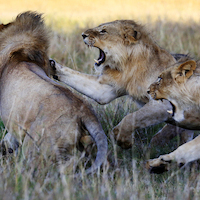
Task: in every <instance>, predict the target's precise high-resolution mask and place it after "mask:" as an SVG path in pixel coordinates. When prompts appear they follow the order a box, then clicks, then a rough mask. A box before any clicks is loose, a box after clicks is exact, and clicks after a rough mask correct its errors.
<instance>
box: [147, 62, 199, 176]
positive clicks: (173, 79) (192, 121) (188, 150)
mask: <svg viewBox="0 0 200 200" xmlns="http://www.w3.org/2000/svg"><path fill="white" fill-rule="evenodd" d="M199 91H200V62H198V63H196V62H195V61H193V60H187V61H182V62H181V63H178V64H176V65H174V66H172V67H170V68H168V69H167V70H165V71H164V72H163V73H161V74H160V76H159V77H158V80H157V81H156V82H154V83H153V84H151V85H150V89H149V91H148V92H149V94H150V95H151V96H152V98H154V99H155V100H159V99H167V100H169V101H170V102H171V104H172V105H173V113H172V115H173V119H174V121H175V122H176V124H177V125H178V126H181V127H184V128H189V129H193V130H200V94H199ZM199 151H200V136H197V137H196V138H195V139H194V140H192V141H190V142H188V143H186V144H183V145H181V146H180V147H178V149H176V150H175V151H173V152H172V153H170V154H166V155H162V156H160V157H159V158H156V159H152V160H149V161H148V162H147V168H148V169H149V170H150V171H151V172H155V173H161V172H164V171H167V170H168V169H169V167H170V163H171V162H172V161H174V162H176V163H177V164H178V165H179V166H183V165H185V164H187V163H189V162H191V161H194V160H197V159H200V154H199Z"/></svg>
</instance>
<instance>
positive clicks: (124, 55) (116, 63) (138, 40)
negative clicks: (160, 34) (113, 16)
mask: <svg viewBox="0 0 200 200" xmlns="http://www.w3.org/2000/svg"><path fill="white" fill-rule="evenodd" d="M82 37H83V40H84V42H85V44H86V45H88V46H90V47H96V48H98V49H99V58H98V59H95V68H99V67H101V68H103V67H105V66H109V67H110V68H112V69H118V70H122V68H123V65H124V66H125V65H127V62H129V63H131V61H130V58H131V57H133V58H134V57H137V58H138V54H139V53H141V52H142V54H143V55H147V54H145V53H144V48H145V46H146V47H147V46H148V44H149V43H151V44H152V41H151V37H150V36H149V34H148V33H147V32H146V30H145V28H144V27H143V26H141V25H139V24H137V23H135V22H134V21H132V20H117V21H113V22H109V23H104V24H101V25H99V26H98V27H96V28H93V29H88V30H86V31H85V32H84V33H82ZM144 43H145V44H144ZM141 44H142V45H141ZM133 46H135V47H136V46H137V47H139V48H133ZM136 50H137V51H136ZM135 54H137V55H135Z"/></svg>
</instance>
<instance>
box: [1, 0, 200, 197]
mask: <svg viewBox="0 0 200 200" xmlns="http://www.w3.org/2000/svg"><path fill="white" fill-rule="evenodd" d="M17 2H18V1H17ZM17 2H16V1H10V0H9V1H7V6H10V9H9V10H8V12H2V13H4V14H3V17H5V18H6V17H7V18H9V17H10V16H11V15H12V16H13V13H15V12H16V7H18V9H19V10H24V9H27V5H29V7H30V8H31V9H35V10H36V9H37V10H43V11H45V13H46V16H48V18H47V24H48V25H49V27H50V28H51V29H53V30H52V34H51V36H52V37H51V38H52V39H51V46H50V52H49V54H50V57H52V58H53V59H55V60H56V61H58V62H59V63H61V64H63V65H66V66H68V67H71V68H73V69H76V70H79V71H82V72H86V73H91V74H93V73H94V70H93V64H94V61H93V59H94V58H97V57H98V51H97V50H95V49H92V50H91V49H88V48H87V47H86V46H85V45H84V43H83V41H82V38H81V32H82V31H83V30H85V29H87V28H88V26H94V25H97V23H98V20H99V21H101V22H103V21H104V20H103V19H104V15H106V14H105V13H104V12H103V9H106V8H105V6H104V7H103V6H102V5H105V4H106V2H107V1H105V2H104V1H101V2H103V3H104V4H103V3H102V5H100V4H99V3H96V1H76V0H75V1H73V4H72V1H61V0H59V1H44V2H43V3H42V4H41V3H40V4H39V3H37V0H36V1H32V3H30V2H29V1H25V0H20V1H19V2H20V3H19V2H18V3H17ZM38 2H39V1H38ZM55 2H56V4H58V3H60V4H59V6H57V5H56V6H55ZM110 2H112V3H113V2H114V1H108V4H109V3H110ZM117 2H118V3H119V4H117V5H118V6H119V5H123V2H125V1H120V0H118V1H117ZM127 2H128V3H129V5H131V10H132V13H131V14H130V12H131V11H129V12H128V11H127V10H126V9H128V8H127V7H126V6H124V8H126V9H124V11H125V12H126V11H127V18H133V17H130V16H133V13H134V12H135V10H138V8H139V6H141V5H143V6H144V7H145V8H146V9H147V6H146V2H147V1H144V0H142V1H137V2H134V1H128V0H127ZM151 2H152V6H150V7H149V12H152V9H153V8H154V9H155V7H154V6H153V3H157V4H156V5H159V4H162V2H167V1H156V0H154V1H153V0H152V1H151ZM173 2H174V1H171V0H170V1H168V4H167V5H168V6H169V7H166V9H168V10H169V12H170V13H171V12H172V11H173V10H175V4H174V3H173ZM190 2H191V3H190V4H189V5H190V6H191V8H190V9H191V10H192V9H193V10H194V13H192V15H191V16H193V18H194V20H190V21H188V19H189V16H188V14H186V13H185V12H184V9H185V8H186V4H184V1H181V0H179V1H178V3H179V4H178V8H180V9H181V13H182V15H183V14H186V15H185V16H186V18H187V20H183V22H182V23H180V22H179V23H178V22H177V21H176V20H174V21H168V20H166V19H160V20H158V19H157V20H156V19H153V20H150V19H149V18H148V19H147V18H144V21H145V22H148V23H147V27H149V31H150V32H152V34H153V35H154V37H155V39H156V40H157V42H158V44H159V45H160V46H161V47H163V48H165V49H167V50H168V51H170V52H173V53H185V54H187V53H190V55H191V56H194V57H195V58H196V59H199V55H200V54H199V49H200V35H199V30H200V24H199V23H198V22H197V18H195V16H196V15H197V12H196V11H197V8H198V6H199V5H197V4H196V2H197V1H190ZM0 3H1V0H0ZM67 3H68V4H69V5H67ZM19 4H20V5H21V7H20V6H19ZM110 4H111V3H110ZM38 5H42V7H40V8H39V6H38ZM63 5H65V7H66V8H65V9H64V6H63ZM72 5H73V8H74V9H80V15H81V14H82V13H81V12H83V11H82V10H84V8H85V7H84V6H86V7H87V8H88V7H90V9H91V13H94V14H93V15H95V16H96V15H97V13H98V16H97V18H98V17H99V19H97V20H96V21H93V20H91V21H90V19H88V18H90V17H91V16H93V15H92V14H91V13H89V14H88V16H89V17H88V16H87V15H84V17H83V21H84V20H85V22H81V23H82V24H81V23H80V22H79V20H80V21H82V19H80V15H78V14H77V16H75V17H74V18H73V13H72V10H70V9H71V8H72ZM113 5H114V4H113ZM15 6H16V7H15ZM46 6H47V7H48V6H49V7H48V9H47V8H46ZM54 6H55V7H56V8H58V7H59V9H57V10H56V8H54ZM67 6H69V7H67ZM70 6H71V7H70ZM96 6H98V11H99V12H97V10H96V9H97V8H96ZM101 6H102V7H101ZM77 7H78V8H77ZM5 8H8V7H5V4H1V6H0V10H1V9H5ZM49 8H51V9H52V10H51V12H50V11H49ZM161 8H162V6H161ZM169 8H172V9H171V10H170V9H169ZM45 9H46V10H45ZM93 9H94V10H93ZM58 10H59V13H58ZM65 10H67V14H66V13H65ZM92 10H93V11H92ZM113 10H114V9H113ZM121 10H122V8H121V6H120V8H118V10H117V11H113V12H116V13H115V18H116V17H117V13H120V12H121ZM161 11H162V10H161ZM161 11H158V9H156V10H155V13H159V12H161ZM53 12H55V13H56V14H55V18H56V17H57V15H59V17H60V18H58V19H61V18H63V21H62V20H58V21H59V23H58V24H57V22H58V21H56V20H57V19H54V17H53V16H52V15H51V14H50V13H53ZM142 12H147V10H146V11H143V9H141V13H142ZM163 12H164V8H163ZM136 13H138V11H137V12H136ZM172 13H173V12H172ZM16 14H18V12H17V13H16ZM70 15H71V16H72V17H71V18H72V19H70V20H69V16H70ZM179 15H180V14H179ZM62 16H64V17H62ZM113 16H114V15H113ZM140 16H142V14H141V15H140ZM121 17H122V16H120V14H119V18H121ZM125 17H126V15H124V18H125ZM143 17H144V16H143ZM105 18H106V20H109V19H110V20H112V19H113V17H110V16H108V15H106V17H105ZM168 18H170V17H169V16H168ZM172 18H173V16H172ZM141 19H142V18H141ZM141 19H140V21H142V20H141ZM174 19H176V16H174ZM177 19H178V18H177ZM179 19H180V16H179ZM67 20H69V22H70V23H71V25H72V24H73V27H75V29H74V28H72V31H71V32H70V31H68V29H65V28H63V27H65V23H66V22H67ZM87 20H88V21H87ZM137 20H138V18H137ZM86 21H87V22H86ZM66 26H67V25H66ZM61 27H62V28H61ZM74 92H75V91H74ZM80 98H83V99H85V100H86V101H88V102H89V104H91V105H92V107H93V109H94V110H95V112H96V114H97V116H98V118H99V120H100V122H101V124H102V126H103V129H104V131H105V133H106V134H107V136H108V143H109V151H108V158H107V162H105V164H104V165H103V167H102V169H101V170H100V171H99V172H98V173H97V174H93V175H87V176H85V175H83V176H80V177H79V178H74V177H73V174H72V175H69V174H66V173H65V172H64V169H63V168H62V167H56V166H53V165H50V167H48V168H46V167H44V168H43V169H42V170H41V169H37V168H34V165H33V163H31V162H29V161H27V160H24V159H23V157H22V156H21V154H20V152H19V154H18V156H17V157H15V156H13V155H8V156H1V158H0V199H8V200H11V199H30V200H31V199H33V200H35V199H43V200H46V199H48V200H51V199H70V200H77V199H81V200H88V199H95V200H96V199H100V200H105V199H109V200H110V199H119V200H122V199H133V200H137V199H138V200H143V199H144V200H145V199H158V200H161V199H162V200H164V199H166V200H170V199H173V200H174V199H177V200H180V199H183V200H186V199H200V175H199V168H198V165H197V164H194V165H193V166H190V167H186V168H184V169H181V170H179V169H177V168H176V166H174V168H173V169H172V170H171V171H169V172H167V173H164V174H160V175H154V174H149V172H148V171H147V170H146V169H145V160H146V159H148V158H150V157H155V156H158V155H160V154H161V153H168V152H170V151H172V150H173V149H175V148H176V147H177V145H178V139H176V138H175V139H174V140H173V141H171V142H169V143H168V144H165V145H164V146H157V147H154V148H153V149H151V150H149V149H148V147H149V142H150V140H151V138H152V136H153V135H154V134H155V133H156V132H157V131H158V130H159V129H160V128H161V127H162V125H163V124H161V125H157V126H153V127H149V128H146V129H143V130H137V131H136V132H135V136H134V137H135V138H134V139H135V145H134V146H133V147H132V148H131V149H129V150H123V149H121V148H120V147H118V146H117V145H116V144H115V142H114V140H113V138H112V136H111V134H110V133H111V130H112V128H113V126H115V125H116V124H117V123H118V122H119V121H120V120H121V119H122V118H123V117H124V116H125V115H127V114H128V113H130V112H133V111H134V110H135V109H136V108H135V105H134V103H133V102H132V101H131V99H130V98H128V97H122V98H119V99H117V100H115V101H113V102H111V103H110V104H108V105H105V106H101V105H98V104H97V103H96V102H94V101H93V100H91V99H89V98H87V97H85V96H83V95H81V96H80ZM1 127H2V132H3V131H4V128H3V125H1ZM197 134H198V132H197ZM83 166H84V163H83ZM80 169H81V170H82V171H84V167H83V168H82V167H80Z"/></svg>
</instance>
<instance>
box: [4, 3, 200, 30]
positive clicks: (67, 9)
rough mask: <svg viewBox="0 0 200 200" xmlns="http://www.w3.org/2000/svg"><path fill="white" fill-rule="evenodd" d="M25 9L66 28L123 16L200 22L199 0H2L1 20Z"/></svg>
mask: <svg viewBox="0 0 200 200" xmlns="http://www.w3.org/2000/svg"><path fill="white" fill-rule="evenodd" d="M26 10H34V11H38V12H42V13H44V16H45V20H46V22H47V23H48V24H51V25H52V24H56V28H63V29H66V28H69V26H80V27H83V26H85V24H88V23H89V24H90V23H91V22H94V23H95V24H99V23H102V22H105V21H111V20H115V19H122V18H123V19H134V20H136V21H139V22H142V23H144V22H148V21H155V20H158V19H159V20H169V21H173V22H177V21H180V22H188V21H190V20H194V21H195V22H199V19H200V0H190V1H188V0H139V1H138V0H45V1H41V0H17V1H16V0H6V1H5V0H0V21H2V22H7V21H10V20H12V19H13V18H14V17H15V16H16V15H17V14H18V13H20V12H23V11H26ZM54 27H55V26H54Z"/></svg>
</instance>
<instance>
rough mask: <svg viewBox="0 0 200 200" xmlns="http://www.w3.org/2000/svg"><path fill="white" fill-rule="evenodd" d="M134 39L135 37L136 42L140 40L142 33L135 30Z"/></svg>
mask: <svg viewBox="0 0 200 200" xmlns="http://www.w3.org/2000/svg"><path fill="white" fill-rule="evenodd" d="M133 37H134V38H135V39H136V40H139V39H140V37H141V33H140V32H139V31H136V30H134V32H133Z"/></svg>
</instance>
